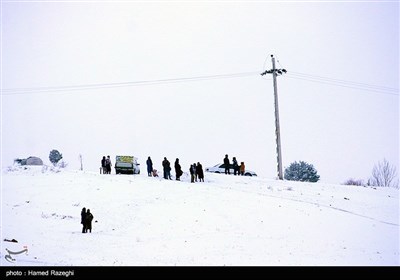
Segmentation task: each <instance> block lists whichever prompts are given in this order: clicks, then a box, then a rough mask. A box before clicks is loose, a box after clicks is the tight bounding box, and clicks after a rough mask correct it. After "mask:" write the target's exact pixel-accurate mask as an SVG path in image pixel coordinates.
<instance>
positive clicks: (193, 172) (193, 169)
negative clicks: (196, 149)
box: [189, 163, 196, 183]
mask: <svg viewBox="0 0 400 280" xmlns="http://www.w3.org/2000/svg"><path fill="white" fill-rule="evenodd" d="M189 172H190V182H191V183H194V179H195V177H196V164H195V163H193V164H192V165H191V166H190V168H189Z"/></svg>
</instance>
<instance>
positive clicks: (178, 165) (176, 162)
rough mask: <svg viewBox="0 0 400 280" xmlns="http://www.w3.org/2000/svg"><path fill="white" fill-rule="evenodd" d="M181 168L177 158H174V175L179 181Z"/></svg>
mask: <svg viewBox="0 0 400 280" xmlns="http://www.w3.org/2000/svg"><path fill="white" fill-rule="evenodd" d="M182 174H183V172H182V168H181V165H180V164H179V158H177V159H176V160H175V175H176V180H177V181H180V180H181V179H180V177H181V176H182Z"/></svg>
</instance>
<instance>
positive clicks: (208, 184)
mask: <svg viewBox="0 0 400 280" xmlns="http://www.w3.org/2000/svg"><path fill="white" fill-rule="evenodd" d="M1 201H2V204H1V217H2V224H1V252H0V256H1V265H2V266H224V265H226V266H253V265H255V266H399V264H400V261H399V190H397V189H393V188H371V187H357V186H342V185H327V184H319V183H300V182H291V181H275V180H269V179H265V178H260V177H238V176H233V175H224V174H210V173H207V172H206V173H205V182H204V183H199V182H198V183H190V179H189V177H188V175H187V174H184V175H183V176H182V181H181V182H179V181H174V180H172V181H170V180H164V179H161V178H149V177H147V176H146V175H144V174H142V175H114V174H112V175H100V174H98V173H97V174H96V173H94V172H82V171H72V170H69V171H68V170H62V171H61V172H54V171H51V170H50V169H47V170H45V169H42V167H28V168H27V169H24V168H15V167H14V168H8V169H4V170H3V171H2V185H1ZM83 207H86V208H89V209H90V210H91V212H92V213H93V215H94V222H93V230H92V233H86V234H83V233H81V224H80V212H81V209H82V208H83ZM5 239H7V240H12V239H15V240H17V241H18V243H15V242H8V241H4V240H5ZM6 249H8V250H9V251H12V252H18V251H21V250H24V249H28V251H27V252H25V253H21V254H17V255H13V256H12V257H13V259H14V261H10V260H9V259H6V258H5V257H6V255H7V251H6Z"/></svg>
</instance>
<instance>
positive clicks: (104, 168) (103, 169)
mask: <svg viewBox="0 0 400 280" xmlns="http://www.w3.org/2000/svg"><path fill="white" fill-rule="evenodd" d="M106 161H107V160H106V156H103V158H102V160H101V169H102V172H103V174H106V173H107V167H106Z"/></svg>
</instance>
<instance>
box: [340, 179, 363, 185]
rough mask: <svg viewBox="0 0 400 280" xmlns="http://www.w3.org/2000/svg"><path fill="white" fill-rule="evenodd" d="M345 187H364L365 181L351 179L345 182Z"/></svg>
mask: <svg viewBox="0 0 400 280" xmlns="http://www.w3.org/2000/svg"><path fill="white" fill-rule="evenodd" d="M343 185H348V186H364V181H363V180H356V179H353V178H350V179H348V180H347V181H346V182H344V183H343Z"/></svg>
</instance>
